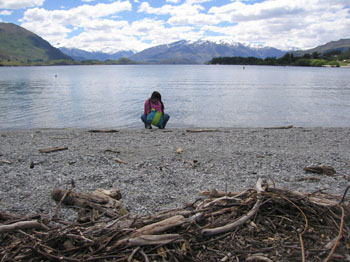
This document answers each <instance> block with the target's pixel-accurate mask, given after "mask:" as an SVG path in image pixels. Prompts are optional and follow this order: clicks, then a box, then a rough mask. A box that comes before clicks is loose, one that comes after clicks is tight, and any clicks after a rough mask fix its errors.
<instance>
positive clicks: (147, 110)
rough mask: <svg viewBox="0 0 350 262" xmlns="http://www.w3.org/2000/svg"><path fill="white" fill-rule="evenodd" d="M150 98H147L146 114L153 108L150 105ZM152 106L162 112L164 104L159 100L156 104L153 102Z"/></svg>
mask: <svg viewBox="0 0 350 262" xmlns="http://www.w3.org/2000/svg"><path fill="white" fill-rule="evenodd" d="M148 101H149V99H147V100H146V102H145V109H144V114H145V116H147V115H148V114H149V112H150V111H151V108H150V107H149V102H148ZM151 106H152V108H154V109H155V110H157V111H158V112H162V104H161V102H160V101H158V102H157V103H156V104H154V103H151Z"/></svg>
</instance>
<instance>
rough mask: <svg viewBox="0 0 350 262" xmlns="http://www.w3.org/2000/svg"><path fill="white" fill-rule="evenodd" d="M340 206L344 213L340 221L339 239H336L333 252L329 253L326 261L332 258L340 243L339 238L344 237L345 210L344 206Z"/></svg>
mask: <svg viewBox="0 0 350 262" xmlns="http://www.w3.org/2000/svg"><path fill="white" fill-rule="evenodd" d="M339 207H340V208H341V212H342V213H341V222H340V228H339V233H338V236H337V240H336V241H335V244H334V246H333V248H332V250H331V252H330V253H329V255H328V257H327V258H326V260H325V261H326V262H328V261H329V260H330V259H331V257H332V255H333V253H334V251H335V249H336V248H337V245H338V243H339V240H340V239H341V237H342V233H343V227H344V217H345V211H344V208H343V206H341V205H339Z"/></svg>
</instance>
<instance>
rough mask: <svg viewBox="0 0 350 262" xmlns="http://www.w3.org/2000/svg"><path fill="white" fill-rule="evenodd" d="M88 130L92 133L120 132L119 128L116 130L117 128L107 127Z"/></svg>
mask: <svg viewBox="0 0 350 262" xmlns="http://www.w3.org/2000/svg"><path fill="white" fill-rule="evenodd" d="M88 132H90V133H118V132H119V130H115V129H105V130H99V129H92V130H89V131H88Z"/></svg>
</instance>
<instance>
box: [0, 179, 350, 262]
mask: <svg viewBox="0 0 350 262" xmlns="http://www.w3.org/2000/svg"><path fill="white" fill-rule="evenodd" d="M348 189H349V187H348V188H347V189H346V190H345V192H344V194H343V195H342V196H341V195H340V196H334V195H328V194H324V193H321V192H320V191H318V192H314V193H303V192H297V191H289V190H285V189H278V188H274V187H272V188H270V187H269V186H268V185H267V184H264V183H262V180H258V182H257V184H256V185H255V187H254V188H248V189H245V190H244V191H242V192H232V193H230V194H226V195H225V194H224V193H223V192H218V191H216V190H212V191H207V192H202V194H203V195H205V196H202V199H198V200H197V201H195V202H194V203H192V204H186V205H185V206H184V207H183V208H177V209H173V210H164V211H162V212H159V213H157V214H151V215H147V216H146V215H145V216H139V215H132V214H126V215H122V216H121V215H119V216H115V217H111V218H106V217H109V214H110V213H108V212H107V211H109V212H112V213H113V214H114V213H115V209H114V208H113V205H112V206H108V203H109V201H110V199H109V198H111V197H110V196H108V197H107V196H106V194H104V193H103V192H104V191H105V190H102V189H101V190H99V191H97V192H96V191H95V192H94V194H93V193H91V194H86V193H85V194H83V193H80V194H78V193H74V192H72V191H71V190H68V192H67V190H63V191H62V190H61V191H57V192H59V193H58V194H57V195H59V197H58V198H57V199H60V198H61V199H62V197H63V196H64V195H65V199H63V201H62V204H65V203H67V202H66V201H68V200H69V203H70V204H73V205H74V206H72V207H73V208H77V207H78V206H79V205H80V204H82V205H81V206H82V207H80V208H78V209H91V210H98V211H97V212H98V213H99V215H98V216H97V217H96V218H95V219H94V220H90V221H88V223H84V224H81V225H80V224H78V223H72V222H66V221H61V220H59V219H57V220H48V219H46V218H45V217H44V216H38V217H37V218H35V221H37V222H38V223H40V224H42V225H44V227H42V228H36V229H34V228H28V229H23V228H22V229H19V230H14V231H10V232H7V233H4V234H0V261H28V260H32V261H47V260H50V261H131V262H132V261H157V262H158V261H159V262H160V261H208V262H214V261H267V262H270V261H281V262H287V261H316V262H318V261H348V258H349V256H348V254H349V253H350V205H349V198H348V197H347V196H346V195H347V191H348ZM116 191H117V190H116ZM115 193H116V192H114V193H112V194H111V195H118V194H115ZM96 194H97V196H96ZM217 195H219V197H217ZM118 197H120V196H118ZM57 199H56V201H57ZM112 202H113V201H112ZM95 205H98V206H100V208H101V209H95ZM106 205H107V206H106ZM102 208H103V210H102ZM0 214H3V215H2V217H0V221H1V222H0V223H2V224H0V225H1V226H3V225H5V226H8V225H9V226H11V225H12V227H15V225H16V223H18V222H24V221H19V219H20V218H18V216H16V215H14V216H12V215H10V214H5V213H0ZM23 219H25V218H23ZM33 220H34V219H29V218H28V221H33ZM45 227H47V228H48V229H49V230H47V228H45Z"/></svg>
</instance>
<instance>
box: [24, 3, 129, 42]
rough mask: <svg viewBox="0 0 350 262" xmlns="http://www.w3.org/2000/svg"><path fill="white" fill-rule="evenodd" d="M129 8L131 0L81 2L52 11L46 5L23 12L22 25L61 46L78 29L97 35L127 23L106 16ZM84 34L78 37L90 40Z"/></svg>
mask: <svg viewBox="0 0 350 262" xmlns="http://www.w3.org/2000/svg"><path fill="white" fill-rule="evenodd" d="M128 10H131V4H130V2H129V1H117V2H113V3H111V4H103V3H100V4H96V5H82V6H78V7H76V8H72V9H69V10H53V11H49V10H45V9H43V8H33V9H28V10H27V11H26V12H25V13H24V16H23V18H22V19H21V22H22V24H21V26H23V27H25V28H26V29H28V30H30V31H32V32H34V33H36V34H38V35H40V36H42V37H43V38H45V39H46V40H48V41H49V42H51V43H52V44H54V45H58V46H59V45H65V43H69V42H71V40H68V39H69V37H68V36H69V34H70V33H72V32H74V31H77V30H78V31H79V30H80V31H82V32H85V34H93V35H96V31H100V32H101V34H102V33H103V34H106V33H108V31H110V28H120V27H123V26H125V25H126V24H127V23H128V22H127V21H116V20H112V19H107V18H106V17H108V16H111V15H114V14H116V13H119V12H122V11H128ZM92 32H93V33H92ZM85 34H84V33H82V36H81V37H80V38H78V39H87V38H86V36H85V38H84V35H85ZM78 46H79V43H78Z"/></svg>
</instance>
